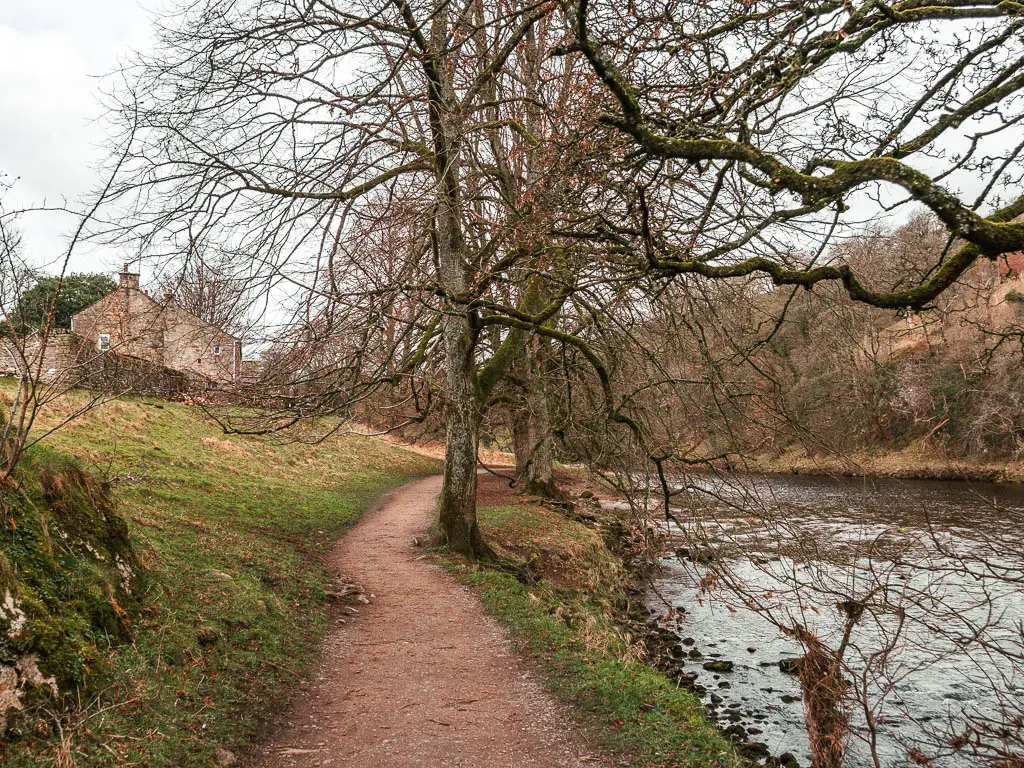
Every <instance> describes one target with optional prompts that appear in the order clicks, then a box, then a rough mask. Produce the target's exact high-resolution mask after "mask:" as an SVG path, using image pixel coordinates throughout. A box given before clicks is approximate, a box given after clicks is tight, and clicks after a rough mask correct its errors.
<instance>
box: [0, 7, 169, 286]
mask: <svg viewBox="0 0 1024 768" xmlns="http://www.w3.org/2000/svg"><path fill="white" fill-rule="evenodd" d="M150 19H151V15H150V14H149V13H148V12H147V11H146V10H145V9H144V8H143V6H142V5H141V4H140V2H139V0H0V172H3V173H5V174H6V175H7V176H8V177H9V180H10V178H15V177H16V178H18V181H17V184H16V186H15V189H14V191H13V193H12V194H9V195H8V196H7V198H6V199H5V207H7V208H8V209H10V208H16V207H22V206H30V205H38V204H41V203H43V202H46V203H48V204H51V205H53V204H59V203H60V202H61V200H62V198H67V199H68V200H73V199H75V198H76V197H77V196H80V195H82V194H83V193H85V192H87V191H89V190H90V189H92V188H93V187H94V186H95V185H96V183H97V176H96V174H95V173H94V171H93V167H94V166H95V165H96V163H97V162H99V160H100V159H102V158H103V157H105V155H106V152H107V150H106V149H105V148H104V147H103V131H102V130H101V129H100V126H99V125H98V124H97V122H96V119H97V117H98V116H99V115H100V114H101V112H102V109H101V105H100V102H99V93H100V88H101V84H102V83H101V76H103V75H106V74H109V73H111V72H113V71H114V70H115V69H116V68H117V66H118V62H119V61H120V60H121V59H123V58H124V57H125V56H126V55H127V54H128V53H129V52H130V51H131V50H133V49H140V48H145V47H146V45H147V42H148V40H149V35H150V31H151V29H152V24H151V21H150ZM71 225H72V221H71V220H70V218H69V217H68V216H66V215H64V216H62V215H59V214H44V213H33V214H30V215H27V216H26V218H24V219H23V220H22V223H21V229H22V232H23V234H24V238H25V239H24V242H25V245H26V256H27V258H28V260H29V261H30V262H31V263H33V264H36V265H42V264H47V263H49V264H52V263H53V262H54V261H55V260H56V259H58V258H59V257H60V256H61V255H62V253H63V251H64V248H65V245H64V234H65V233H66V232H67V231H68V229H69V228H70V227H71ZM117 261H118V255H117V254H116V253H113V252H112V251H106V252H92V253H86V252H84V251H83V252H82V253H80V254H79V255H78V256H76V257H75V259H74V260H73V261H72V264H71V268H72V270H74V271H90V272H91V271H110V270H112V269H116V268H117Z"/></svg>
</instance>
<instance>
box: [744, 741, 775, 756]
mask: <svg viewBox="0 0 1024 768" xmlns="http://www.w3.org/2000/svg"><path fill="white" fill-rule="evenodd" d="M736 751H737V752H739V753H740V754H741V755H743V756H744V757H746V758H747V759H749V760H761V759H763V758H766V757H768V756H769V755H770V754H771V750H769V749H768V745H767V744H762V743H761V742H760V741H744V742H743V743H742V744H740V745H738V746H737V747H736Z"/></svg>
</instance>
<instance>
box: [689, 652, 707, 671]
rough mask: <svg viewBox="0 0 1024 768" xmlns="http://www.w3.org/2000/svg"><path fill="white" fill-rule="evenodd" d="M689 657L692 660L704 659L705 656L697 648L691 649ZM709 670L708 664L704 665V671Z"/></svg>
mask: <svg viewBox="0 0 1024 768" xmlns="http://www.w3.org/2000/svg"><path fill="white" fill-rule="evenodd" d="M687 655H688V656H689V657H690V658H691V659H703V658H704V654H703V653H701V652H700V651H698V650H697V649H696V648H691V649H690V652H689V654H687ZM707 668H708V667H707V664H705V665H704V669H707Z"/></svg>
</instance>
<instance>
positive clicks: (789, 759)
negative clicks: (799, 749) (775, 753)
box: [779, 752, 800, 768]
mask: <svg viewBox="0 0 1024 768" xmlns="http://www.w3.org/2000/svg"><path fill="white" fill-rule="evenodd" d="M779 765H780V766H782V768H800V761H799V760H797V759H796V755H794V754H793V753H792V752H783V753H782V754H781V755H779Z"/></svg>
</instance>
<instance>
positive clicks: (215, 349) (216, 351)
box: [213, 346, 221, 355]
mask: <svg viewBox="0 0 1024 768" xmlns="http://www.w3.org/2000/svg"><path fill="white" fill-rule="evenodd" d="M220 351H221V350H220V347H219V346H216V347H214V348H213V354H215V355H219V354H220Z"/></svg>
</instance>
